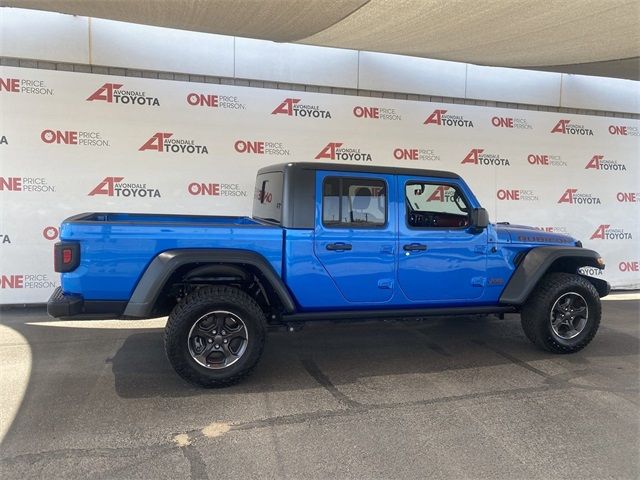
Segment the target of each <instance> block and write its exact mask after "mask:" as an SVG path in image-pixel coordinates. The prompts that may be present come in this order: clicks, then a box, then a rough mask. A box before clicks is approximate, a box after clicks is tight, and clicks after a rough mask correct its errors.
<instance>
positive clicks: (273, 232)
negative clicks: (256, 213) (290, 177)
mask: <svg viewBox="0 0 640 480" xmlns="http://www.w3.org/2000/svg"><path fill="white" fill-rule="evenodd" d="M60 239H61V240H63V241H74V240H75V241H79V242H80V266H79V267H78V268H77V269H76V270H74V271H73V272H69V273H66V274H64V275H63V276H62V290H63V291H64V292H65V293H71V294H74V293H77V294H82V296H83V297H84V298H85V299H87V300H128V299H129V297H130V296H131V294H132V292H133V290H134V288H135V286H136V285H137V283H138V280H139V279H140V277H141V276H142V274H143V273H144V271H145V269H146V268H147V266H148V265H149V264H150V263H151V261H152V260H153V259H154V258H155V257H156V256H157V255H158V254H160V253H162V252H164V251H167V250H175V249H192V248H225V249H229V248H233V249H239V250H243V249H246V250H250V251H254V252H255V251H259V252H261V253H262V254H263V255H264V257H265V259H266V260H267V261H268V262H269V263H270V264H271V265H272V266H273V268H274V270H275V271H276V272H277V273H278V274H281V272H282V248H283V247H282V245H283V230H282V228H280V227H279V226H275V225H270V224H267V223H262V222H259V221H256V220H253V219H252V218H248V217H229V216H208V215H158V214H143V213H95V212H92V213H82V214H80V215H75V216H73V217H70V218H68V219H66V220H65V221H64V222H63V223H62V227H61V229H60Z"/></svg>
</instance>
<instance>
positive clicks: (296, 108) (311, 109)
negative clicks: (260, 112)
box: [271, 98, 331, 118]
mask: <svg viewBox="0 0 640 480" xmlns="http://www.w3.org/2000/svg"><path fill="white" fill-rule="evenodd" d="M301 101H302V99H300V98H285V99H284V101H283V102H282V103H281V104H280V105H278V106H277V107H276V108H275V109H274V110H273V112H271V115H288V116H290V117H301V118H331V112H330V111H329V110H323V109H321V108H320V105H307V104H301V103H300V102H301Z"/></svg>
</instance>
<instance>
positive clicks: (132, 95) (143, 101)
mask: <svg viewBox="0 0 640 480" xmlns="http://www.w3.org/2000/svg"><path fill="white" fill-rule="evenodd" d="M123 86H124V85H123V84H122V83H105V84H104V85H102V86H101V87H100V88H99V89H98V90H96V91H95V92H93V93H92V94H91V95H89V97H88V98H87V101H88V102H94V101H100V102H107V103H118V104H125V105H126V104H128V105H138V106H151V107H159V106H160V101H159V100H158V98H157V97H152V96H150V95H147V93H146V92H143V91H136V90H123V89H122V87H123Z"/></svg>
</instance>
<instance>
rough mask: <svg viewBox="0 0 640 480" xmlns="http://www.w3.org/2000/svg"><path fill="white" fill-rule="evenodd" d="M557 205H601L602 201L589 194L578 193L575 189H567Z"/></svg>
mask: <svg viewBox="0 0 640 480" xmlns="http://www.w3.org/2000/svg"><path fill="white" fill-rule="evenodd" d="M558 203H569V204H572V205H573V204H575V205H601V204H602V201H601V200H600V198H599V197H596V196H594V195H593V194H591V193H582V192H578V189H577V188H567V189H566V190H565V191H564V193H563V194H562V196H561V197H560V199H559V200H558Z"/></svg>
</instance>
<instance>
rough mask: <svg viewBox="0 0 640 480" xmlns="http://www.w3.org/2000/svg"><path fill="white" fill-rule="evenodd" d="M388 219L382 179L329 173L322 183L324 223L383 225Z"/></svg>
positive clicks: (333, 225) (345, 225)
mask: <svg viewBox="0 0 640 480" xmlns="http://www.w3.org/2000/svg"><path fill="white" fill-rule="evenodd" d="M386 220H387V193H386V184H385V182H383V181H382V180H373V179H365V178H345V177H327V178H326V179H325V181H324V183H323V186H322V223H323V225H325V226H326V227H347V228H362V227H381V226H384V225H385V223H386Z"/></svg>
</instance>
